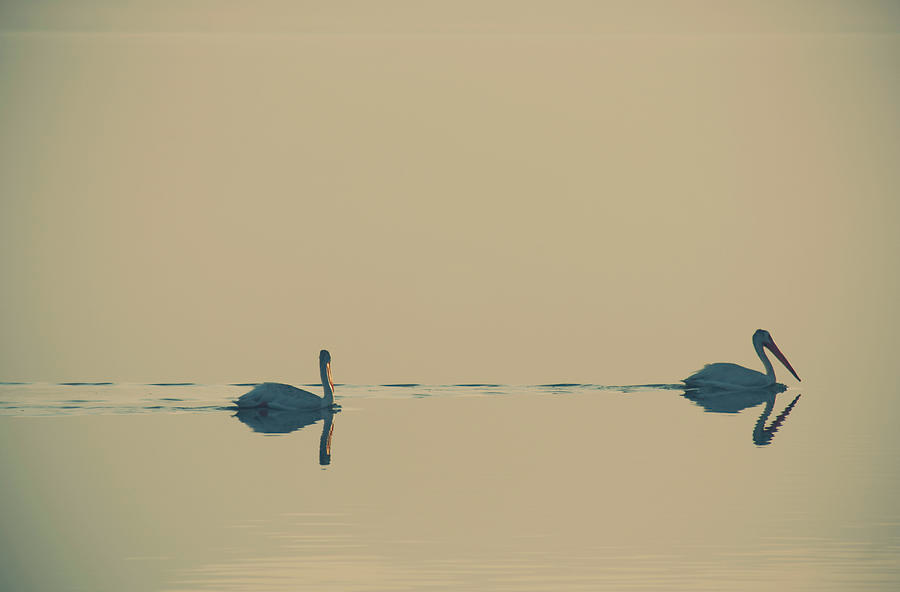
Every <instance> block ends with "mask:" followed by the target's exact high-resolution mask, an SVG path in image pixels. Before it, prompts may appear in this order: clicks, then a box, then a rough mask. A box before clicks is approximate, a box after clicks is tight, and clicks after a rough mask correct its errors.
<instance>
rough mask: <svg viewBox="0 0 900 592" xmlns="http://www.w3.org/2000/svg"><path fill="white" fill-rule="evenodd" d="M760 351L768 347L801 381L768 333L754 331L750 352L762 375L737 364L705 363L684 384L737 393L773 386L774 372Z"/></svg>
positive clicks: (758, 330) (692, 387)
mask: <svg viewBox="0 0 900 592" xmlns="http://www.w3.org/2000/svg"><path fill="white" fill-rule="evenodd" d="M763 348H768V349H769V351H771V352H772V353H773V354H775V357H776V358H778V360H779V361H780V362H781V363H782V364H784V367H785V368H787V369H788V370H790V372H791V374H793V375H794V378H796V379H797V380H800V377H799V376H797V373H796V372H794V368H793V367H791V363H790V362H788V361H787V358H785V357H784V354H783V353H781V350H780V349H778V346H777V345H775V341H773V340H772V336H771V335H769V332H768V331H766V330H765V329H757V331H756V333H754V334H753V349H755V350H756V355H758V356H759V359H760V360H762V363H763V366H765V368H766V373H765V374H763V373H762V372H757V371H756V370H751V369H749V368H744V367H743V366H738V365H737V364H729V363H724V362H719V363H716V364H707V365H706V366H704V367H703V369H702V370H700V371H698V372H696V373H695V374H693V375H691V376H688V377H687V378H685V379H684V381H683V382H684V384H685V386H686V387H687V388H689V389H722V390H736V389H758V388H762V387H767V386H771V385H773V384H775V369H774V368H772V362H770V361H769V357H768V356H766V353H765V352H764V351H763Z"/></svg>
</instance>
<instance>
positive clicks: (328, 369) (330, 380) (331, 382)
mask: <svg viewBox="0 0 900 592" xmlns="http://www.w3.org/2000/svg"><path fill="white" fill-rule="evenodd" d="M325 371H326V372H327V373H328V384H330V385H331V392H334V379H333V378H332V377H331V362H328V365H327V366H325ZM791 372H793V370H791ZM794 376H796V374H795V375H794ZM797 380H800V379H799V378H798V379H797Z"/></svg>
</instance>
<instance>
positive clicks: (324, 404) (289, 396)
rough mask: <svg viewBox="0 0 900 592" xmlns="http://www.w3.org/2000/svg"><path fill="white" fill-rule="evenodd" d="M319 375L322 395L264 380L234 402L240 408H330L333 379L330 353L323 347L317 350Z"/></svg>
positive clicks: (332, 399)
mask: <svg viewBox="0 0 900 592" xmlns="http://www.w3.org/2000/svg"><path fill="white" fill-rule="evenodd" d="M319 375H320V376H321V377H322V389H324V391H325V396H324V397H320V396H318V395H315V394H313V393H311V392H309V391H305V390H303V389H299V388H297V387H295V386H291V385H289V384H280V383H277V382H264V383H262V384H259V385H257V386H255V387H253V390H251V391H250V392H249V393H245V394H243V395H241V397H240V398H239V399H238V400H237V401H235V404H236V405H237V406H238V407H239V408H241V409H246V408H252V407H267V408H269V409H276V410H280V411H299V410H309V409H330V408H332V407H334V381H333V380H332V379H331V354H330V353H328V351H327V350H324V349H323V350H322V351H320V352H319Z"/></svg>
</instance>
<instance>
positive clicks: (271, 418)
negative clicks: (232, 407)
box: [233, 407, 339, 466]
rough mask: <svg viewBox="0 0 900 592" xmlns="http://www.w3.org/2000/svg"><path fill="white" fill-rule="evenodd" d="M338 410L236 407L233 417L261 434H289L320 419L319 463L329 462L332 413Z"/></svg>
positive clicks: (332, 426) (332, 430)
mask: <svg viewBox="0 0 900 592" xmlns="http://www.w3.org/2000/svg"><path fill="white" fill-rule="evenodd" d="M338 411H339V410H333V409H329V408H323V409H308V410H285V409H270V408H267V407H255V408H250V409H238V411H237V413H235V414H234V416H233V417H236V418H238V419H239V420H240V421H241V422H242V423H244V424H245V425H247V426H248V427H249V428H250V429H252V430H253V431H254V432H258V433H261V434H270V435H272V434H289V433H291V432H294V431H296V430H300V429H303V428H305V427H306V426H310V425H313V424H314V423H316V422H318V421H319V420H323V421H322V435H321V437H320V438H319V464H320V465H322V466H325V465H329V464H331V437H332V435H333V434H334V414H335V413H337V412H338Z"/></svg>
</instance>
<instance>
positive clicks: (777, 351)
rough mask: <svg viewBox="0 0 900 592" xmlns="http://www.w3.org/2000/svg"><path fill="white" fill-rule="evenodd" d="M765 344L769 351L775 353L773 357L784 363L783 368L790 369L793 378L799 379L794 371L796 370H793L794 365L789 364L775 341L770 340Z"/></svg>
mask: <svg viewBox="0 0 900 592" xmlns="http://www.w3.org/2000/svg"><path fill="white" fill-rule="evenodd" d="M765 346H766V347H767V348H769V351H771V352H772V353H773V354H775V357H776V358H778V361H779V362H781V363H782V364H784V367H785V368H787V369H788V370H790V372H791V374H793V375H794V378H796V379H797V380H800V377H799V376H797V373H796V372H794V367H793V366H791V363H790V362H788V361H787V358H786V357H784V354H783V353H781V350H780V349H778V346H777V345H775V342H774V341H770V342H769V343H766V344H765ZM801 382H802V381H801Z"/></svg>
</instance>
